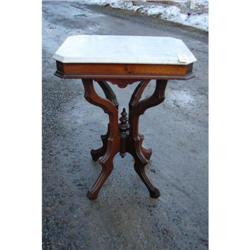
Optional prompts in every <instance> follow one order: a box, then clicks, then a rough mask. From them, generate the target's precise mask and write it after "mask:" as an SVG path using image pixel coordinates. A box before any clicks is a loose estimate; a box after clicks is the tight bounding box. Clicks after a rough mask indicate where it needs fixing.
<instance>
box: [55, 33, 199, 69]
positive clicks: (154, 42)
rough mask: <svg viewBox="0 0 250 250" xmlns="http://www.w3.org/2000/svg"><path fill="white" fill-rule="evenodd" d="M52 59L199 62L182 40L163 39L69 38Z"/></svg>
mask: <svg viewBox="0 0 250 250" xmlns="http://www.w3.org/2000/svg"><path fill="white" fill-rule="evenodd" d="M53 58H54V59H55V60H57V61H60V62H63V63H126V64H172V65H173V64H174V65H187V64H190V63H193V62H195V61H196V58H195V57H194V55H193V54H192V52H191V51H190V50H189V49H188V48H187V46H186V45H185V44H184V43H183V41H182V40H180V39H176V38H172V37H161V36H157V37H155V36H113V35H112V36H111V35H108V36H107V35H76V36H70V37H68V38H67V39H66V40H65V41H64V43H63V44H62V45H61V46H60V47H59V49H58V50H57V51H56V53H55V54H54V56H53Z"/></svg>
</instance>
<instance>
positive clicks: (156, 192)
mask: <svg viewBox="0 0 250 250" xmlns="http://www.w3.org/2000/svg"><path fill="white" fill-rule="evenodd" d="M149 193H150V197H151V198H155V199H157V198H159V197H160V195H161V193H160V190H159V189H158V188H155V189H154V190H151V191H150V192H149Z"/></svg>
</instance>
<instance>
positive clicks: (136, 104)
mask: <svg viewBox="0 0 250 250" xmlns="http://www.w3.org/2000/svg"><path fill="white" fill-rule="evenodd" d="M147 84H148V81H142V82H141V83H140V84H139V85H138V86H137V88H136V89H135V91H134V93H133V95H132V97H131V99H130V102H129V125H130V133H129V140H128V146H127V148H128V152H129V153H130V154H131V155H132V156H133V157H134V160H135V164H134V168H135V171H136V172H137V174H138V175H139V176H140V178H141V180H142V181H143V182H144V184H145V185H146V187H147V188H148V190H149V193H150V196H151V197H152V198H158V197H159V196H160V191H159V190H158V189H157V188H156V187H154V186H153V184H152V183H151V182H150V180H149V179H148V177H147V175H146V173H145V166H146V165H147V163H148V161H149V158H150V156H151V153H152V151H151V150H150V149H145V148H143V147H142V142H143V139H144V138H143V136H142V135H140V134H139V117H140V115H142V114H143V113H144V112H145V111H146V109H148V108H150V107H153V106H156V105H158V104H160V103H161V102H163V101H164V99H165V88H166V86H167V80H157V81H156V88H155V91H154V93H153V94H152V95H151V96H150V97H148V98H146V99H143V100H141V101H140V98H141V96H142V93H143V91H144V89H145V87H146V86H147Z"/></svg>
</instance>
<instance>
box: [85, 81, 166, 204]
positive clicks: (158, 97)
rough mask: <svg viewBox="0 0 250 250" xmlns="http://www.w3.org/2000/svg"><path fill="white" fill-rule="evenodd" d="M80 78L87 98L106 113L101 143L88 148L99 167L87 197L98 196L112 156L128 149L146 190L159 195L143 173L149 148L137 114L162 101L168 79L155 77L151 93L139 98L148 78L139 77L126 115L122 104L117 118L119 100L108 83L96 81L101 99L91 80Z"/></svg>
mask: <svg viewBox="0 0 250 250" xmlns="http://www.w3.org/2000/svg"><path fill="white" fill-rule="evenodd" d="M82 81H83V85H84V89H85V95H84V96H85V98H86V100H87V101H89V102H90V103H92V104H94V105H96V106H99V107H101V108H102V109H103V110H104V112H105V113H107V114H108V115H109V124H108V128H107V133H106V134H105V135H102V136H101V139H102V142H103V146H102V147H100V148H98V149H92V150H91V152H90V153H91V156H92V159H93V160H94V161H97V160H99V163H100V164H101V166H102V171H101V173H100V175H99V177H98V178H97V180H96V182H95V183H94V185H93V186H92V187H91V189H90V190H89V191H88V194H87V196H88V198H89V199H90V200H94V199H96V198H97V196H98V193H99V191H100V189H101V187H102V185H103V184H104V182H105V181H106V179H107V178H108V176H109V175H110V173H111V172H112V170H113V159H114V156H115V155H116V154H117V153H120V155H121V157H124V156H125V155H126V153H127V152H128V153H130V154H131V155H132V156H133V158H134V161H135V163H134V169H135V171H136V173H137V174H138V175H139V176H140V178H141V180H142V181H143V182H144V184H145V185H146V187H147V189H148V190H149V193H150V196H151V197H152V198H158V197H159V196H160V191H159V190H158V189H157V188H156V187H154V185H153V184H152V183H151V182H150V180H149V179H148V177H147V175H146V173H145V166H146V165H147V163H148V161H149V159H150V157H151V154H152V150H151V149H146V148H144V147H143V146H142V143H143V139H144V137H143V135H141V134H139V117H140V115H142V114H143V113H144V112H145V111H146V109H148V108H150V107H153V106H156V105H158V104H160V103H161V102H163V101H164V99H165V89H166V86H167V80H157V81H156V87H155V90H154V93H153V94H152V95H151V96H150V97H148V98H146V99H143V100H140V99H141V96H142V93H143V91H144V89H145V88H146V86H147V85H148V83H149V80H143V81H140V83H139V84H138V86H137V87H136V89H135V90H134V93H133V94H132V96H131V99H130V102H129V116H128V117H127V112H126V109H125V108H124V109H123V110H122V112H121V117H120V119H119V120H118V115H119V114H118V112H119V111H118V102H117V99H116V96H115V94H114V92H113V91H112V89H111V87H110V86H109V85H108V83H107V82H106V81H97V83H98V84H99V85H100V87H101V88H102V90H103V92H104V94H105V97H106V98H107V99H104V98H102V97H100V96H98V95H97V93H96V91H95V89H94V84H93V80H89V79H86V80H85V79H82ZM109 81H110V82H112V83H114V84H117V85H118V86H119V87H126V86H127V84H130V83H133V82H136V81H138V80H116V81H115V80H109Z"/></svg>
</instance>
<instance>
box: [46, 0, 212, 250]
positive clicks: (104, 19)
mask: <svg viewBox="0 0 250 250" xmlns="http://www.w3.org/2000/svg"><path fill="white" fill-rule="evenodd" d="M75 34H126V35H159V36H173V37H177V38H181V39H183V40H184V42H185V43H186V44H187V45H188V46H189V48H190V49H191V50H192V51H193V53H194V54H195V56H196V57H197V59H198V62H197V63H196V64H195V66H194V72H195V74H196V78H194V79H192V80H189V81H183V82H181V81H179V82H178V81H171V82H169V85H168V87H167V91H166V100H165V102H164V103H163V104H161V105H160V106H158V107H157V108H152V109H150V110H148V111H147V112H146V113H145V115H144V116H143V118H142V119H141V120H142V122H141V128H140V129H141V132H142V133H143V134H144V135H145V146H147V147H152V148H153V155H152V158H151V159H152V161H151V163H150V164H149V165H150V166H149V167H148V169H147V173H148V175H149V176H150V178H151V179H152V181H153V183H155V185H156V186H157V187H158V188H159V189H160V191H161V197H160V198H159V199H158V200H154V199H151V198H149V195H148V191H147V190H146V188H145V186H144V185H143V183H142V182H141V181H140V180H139V177H138V176H137V175H136V173H135V172H134V170H133V160H132V158H131V157H130V156H129V155H128V156H127V157H125V158H124V159H121V158H120V157H119V156H117V157H116V158H115V169H114V171H113V173H112V175H111V176H110V178H109V179H108V181H107V182H106V184H105V185H104V187H103V189H102V190H101V192H100V195H99V198H98V200H97V201H94V202H93V201H92V202H91V201H89V200H88V199H87V198H86V192H87V190H88V187H89V186H90V185H91V184H92V183H93V181H94V180H95V179H96V177H97V175H98V173H99V171H100V166H99V165H98V164H97V163H95V162H92V161H91V158H90V155H89V150H90V149H91V148H95V147H98V146H99V145H101V142H100V139H99V135H100V134H103V133H105V130H106V122H107V116H106V115H105V114H104V113H103V112H102V110H100V109H99V108H97V107H94V106H92V105H90V104H89V103H87V102H86V101H85V100H84V98H83V87H82V84H81V81H80V80H62V79H59V78H57V77H55V76H54V75H53V73H54V71H55V62H54V61H53V60H52V58H51V57H52V55H53V53H54V52H55V50H56V49H57V47H58V46H59V45H60V44H61V43H62V42H63V41H64V39H65V38H66V37H67V36H69V35H75ZM207 40H208V38H207V34H206V33H203V32H198V31H195V30H192V29H189V28H184V27H181V26H176V25H173V24H171V23H167V22H163V21H160V20H158V19H156V18H152V17H146V16H138V15H135V14H133V13H129V12H125V11H117V10H112V9H110V8H104V7H97V6H87V5H83V4H80V3H77V2H58V1H54V2H43V249H56V250H57V249H58V250H61V249H66V250H71V249H79V250H80V249H88V250H99V249H100V250H106V249H107V250H112V249H114V250H117V249H138V250H139V249H142V250H145V249H149V250H155V249H160V250H163V249H171V250H174V249H181V250H184V249H190V250H191V249H198V250H203V249H207V248H208V247H207V244H208V241H207V240H208V225H207V224H208V216H207V213H208V209H207V206H208V194H207V192H208V180H207V178H208V177H207V172H208V171H207V163H208V159H207V158H208V156H207V151H208V141H207V136H208V126H207V120H208V117H207V116H208V114H207V92H208V86H207V82H208V79H207V70H208V59H207V56H208V42H207ZM153 87H154V82H152V84H150V86H149V87H148V89H147V90H146V92H145V96H148V95H150V94H151V93H152V91H153ZM133 89H134V86H129V87H128V88H127V89H125V90H124V89H118V88H117V87H115V86H114V90H115V92H116V93H117V97H118V99H119V100H120V107H121V108H122V107H123V106H125V105H127V102H128V100H129V97H130V95H131V93H132V91H133Z"/></svg>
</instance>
